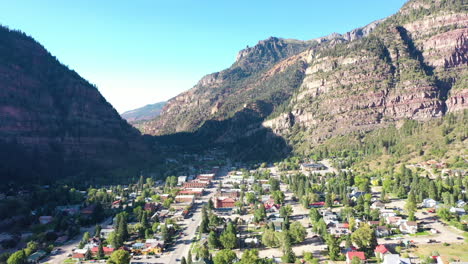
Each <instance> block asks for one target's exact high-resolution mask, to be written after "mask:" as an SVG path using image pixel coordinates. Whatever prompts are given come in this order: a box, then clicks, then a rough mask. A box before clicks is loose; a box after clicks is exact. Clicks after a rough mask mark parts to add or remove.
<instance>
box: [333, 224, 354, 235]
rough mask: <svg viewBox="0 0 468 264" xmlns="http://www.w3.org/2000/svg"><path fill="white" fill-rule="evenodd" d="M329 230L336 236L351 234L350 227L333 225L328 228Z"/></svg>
mask: <svg viewBox="0 0 468 264" xmlns="http://www.w3.org/2000/svg"><path fill="white" fill-rule="evenodd" d="M328 232H329V233H330V234H331V235H335V236H343V235H347V234H351V231H350V230H349V229H348V228H344V227H342V226H336V227H331V228H329V229H328Z"/></svg>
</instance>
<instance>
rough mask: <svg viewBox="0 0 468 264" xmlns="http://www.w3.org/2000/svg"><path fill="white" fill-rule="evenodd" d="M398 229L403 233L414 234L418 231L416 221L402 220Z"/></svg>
mask: <svg viewBox="0 0 468 264" xmlns="http://www.w3.org/2000/svg"><path fill="white" fill-rule="evenodd" d="M400 231H401V232H402V233H403V234H416V232H418V223H417V222H416V221H402V223H401V224H400Z"/></svg>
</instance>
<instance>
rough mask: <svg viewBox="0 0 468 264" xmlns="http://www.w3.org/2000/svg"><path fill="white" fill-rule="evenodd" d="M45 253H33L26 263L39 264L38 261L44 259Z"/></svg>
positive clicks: (40, 251)
mask: <svg viewBox="0 0 468 264" xmlns="http://www.w3.org/2000/svg"><path fill="white" fill-rule="evenodd" d="M46 254H47V253H46V252H45V251H43V250H39V251H37V252H34V253H33V254H31V255H30V256H29V257H28V263H39V260H41V259H42V258H43V257H45V255H46Z"/></svg>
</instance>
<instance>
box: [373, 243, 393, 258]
mask: <svg viewBox="0 0 468 264" xmlns="http://www.w3.org/2000/svg"><path fill="white" fill-rule="evenodd" d="M374 254H375V257H377V258H379V259H383V258H384V256H385V255H386V254H390V251H388V249H387V247H385V245H378V246H377V247H376V248H375V249H374Z"/></svg>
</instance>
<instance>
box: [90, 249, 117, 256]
mask: <svg viewBox="0 0 468 264" xmlns="http://www.w3.org/2000/svg"><path fill="white" fill-rule="evenodd" d="M102 250H103V251H104V255H106V256H110V255H112V252H114V249H113V248H110V247H102ZM98 251H99V247H93V248H91V254H93V256H95V255H97V253H98Z"/></svg>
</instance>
